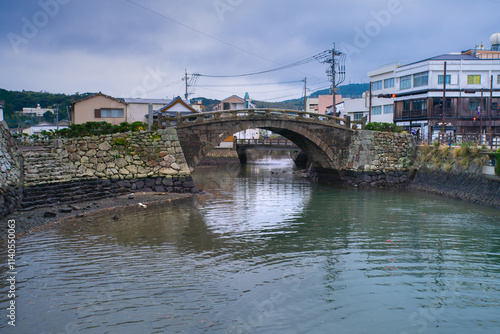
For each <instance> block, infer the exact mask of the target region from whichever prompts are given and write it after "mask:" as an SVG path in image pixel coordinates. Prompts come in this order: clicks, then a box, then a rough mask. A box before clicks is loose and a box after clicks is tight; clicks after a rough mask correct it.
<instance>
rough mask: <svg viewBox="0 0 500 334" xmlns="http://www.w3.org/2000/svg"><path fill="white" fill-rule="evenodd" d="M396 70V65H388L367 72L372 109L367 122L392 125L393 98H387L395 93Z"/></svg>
mask: <svg viewBox="0 0 500 334" xmlns="http://www.w3.org/2000/svg"><path fill="white" fill-rule="evenodd" d="M397 68H398V65H390V66H385V67H382V68H379V69H378V70H375V71H371V72H368V77H370V83H371V86H372V99H371V100H372V101H371V106H372V108H371V113H370V114H369V117H368V118H369V120H368V121H369V122H383V123H393V121H394V98H393V97H389V96H392V95H393V94H394V93H395V91H396V87H395V71H396V69H397ZM379 96H380V97H379ZM382 96H384V97H382ZM368 105H369V104H368Z"/></svg>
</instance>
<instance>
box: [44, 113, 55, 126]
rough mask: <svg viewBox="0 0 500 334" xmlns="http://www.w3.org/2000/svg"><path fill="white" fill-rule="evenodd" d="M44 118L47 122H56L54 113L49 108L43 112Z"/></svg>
mask: <svg viewBox="0 0 500 334" xmlns="http://www.w3.org/2000/svg"><path fill="white" fill-rule="evenodd" d="M43 119H44V120H45V121H46V122H49V123H53V122H54V114H53V113H52V112H51V111H49V110H47V111H46V112H44V113H43Z"/></svg>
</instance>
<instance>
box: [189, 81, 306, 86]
mask: <svg viewBox="0 0 500 334" xmlns="http://www.w3.org/2000/svg"><path fill="white" fill-rule="evenodd" d="M298 82H304V80H295V81H282V82H267V83H253V84H226V85H197V86H196V87H247V86H273V85H285V84H291V83H298Z"/></svg>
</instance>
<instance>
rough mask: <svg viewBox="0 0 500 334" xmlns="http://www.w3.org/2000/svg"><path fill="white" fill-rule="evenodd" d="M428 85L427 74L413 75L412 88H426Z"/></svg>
mask: <svg viewBox="0 0 500 334" xmlns="http://www.w3.org/2000/svg"><path fill="white" fill-rule="evenodd" d="M428 84H429V72H422V73H417V74H414V75H413V87H421V86H427V85H428Z"/></svg>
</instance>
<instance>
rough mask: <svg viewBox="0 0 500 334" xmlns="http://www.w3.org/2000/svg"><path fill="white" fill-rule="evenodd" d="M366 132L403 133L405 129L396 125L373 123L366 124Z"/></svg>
mask: <svg viewBox="0 0 500 334" xmlns="http://www.w3.org/2000/svg"><path fill="white" fill-rule="evenodd" d="M365 130H373V131H384V132H394V133H401V132H403V127H401V126H397V125H396V124H394V123H381V122H372V123H368V124H366V126H365Z"/></svg>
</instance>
